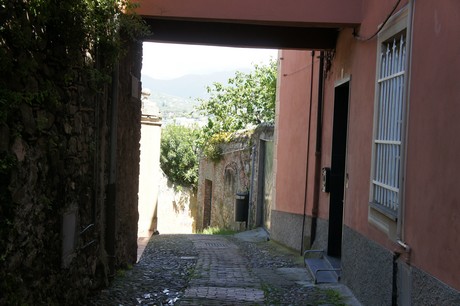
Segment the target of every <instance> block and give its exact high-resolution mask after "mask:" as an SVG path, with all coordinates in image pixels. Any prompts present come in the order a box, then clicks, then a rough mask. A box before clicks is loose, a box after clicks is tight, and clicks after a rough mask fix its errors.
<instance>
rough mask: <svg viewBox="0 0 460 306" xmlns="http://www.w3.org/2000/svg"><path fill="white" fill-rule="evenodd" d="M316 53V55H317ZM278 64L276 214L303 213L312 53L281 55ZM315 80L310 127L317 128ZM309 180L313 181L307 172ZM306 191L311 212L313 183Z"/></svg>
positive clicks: (290, 52) (312, 142)
mask: <svg viewBox="0 0 460 306" xmlns="http://www.w3.org/2000/svg"><path fill="white" fill-rule="evenodd" d="M318 55H319V53H318V52H316V56H318ZM280 56H281V59H280V64H279V69H280V70H279V78H281V80H280V84H281V86H280V88H279V93H278V95H279V100H280V101H282V104H281V105H280V106H279V108H278V110H277V114H276V117H277V118H276V124H275V129H276V147H277V153H276V171H277V172H276V204H275V209H276V210H279V211H284V212H289V213H295V214H303V210H304V198H305V185H306V183H307V179H306V167H307V163H306V159H305V156H306V154H307V150H308V147H307V138H308V133H307V131H308V128H309V117H310V116H309V112H310V91H311V82H310V81H309V80H310V76H311V70H312V53H311V51H288V50H284V51H283V52H281V55H280ZM318 62H319V60H318V58H317V57H315V56H314V64H313V68H314V70H315V72H314V73H316V74H317V72H318V66H319V64H318ZM317 84H318V80H317V79H315V80H314V82H313V94H312V101H313V106H312V116H311V120H312V122H311V126H312V128H314V127H315V126H316V115H315V114H316V102H315V101H317V100H318V98H317V87H318V85H317ZM309 153H310V154H309V156H310V164H309V166H308V167H309V168H310V170H311V169H313V168H314V154H315V133H312V134H311V136H310V149H309ZM309 172H310V173H309V178H308V181H309V182H310V183H312V182H313V180H314V172H312V171H309ZM309 187H310V188H309V189H308V190H307V196H308V199H309V200H308V201H307V204H308V205H307V210H308V211H311V203H312V197H313V184H309Z"/></svg>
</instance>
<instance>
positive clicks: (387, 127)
mask: <svg viewBox="0 0 460 306" xmlns="http://www.w3.org/2000/svg"><path fill="white" fill-rule="evenodd" d="M379 49H380V54H379V60H378V65H379V67H378V80H377V90H378V91H377V97H378V98H377V99H376V104H375V107H376V114H375V120H374V125H375V126H374V150H373V152H374V159H373V162H374V164H373V175H372V187H371V188H372V199H371V206H372V207H374V208H375V209H377V210H379V211H380V212H382V213H384V214H385V215H387V216H388V217H390V218H391V219H394V220H396V218H397V217H398V210H399V208H400V184H401V182H400V173H401V153H402V150H401V145H402V139H403V137H402V134H403V120H404V109H405V107H404V104H405V91H404V86H405V74H406V31H405V30H403V31H401V32H399V33H398V34H396V35H395V36H393V37H391V38H390V39H388V40H386V41H384V42H383V43H382V44H381V46H380V48H379Z"/></svg>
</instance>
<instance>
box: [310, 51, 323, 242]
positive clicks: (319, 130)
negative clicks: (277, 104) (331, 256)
mask: <svg viewBox="0 0 460 306" xmlns="http://www.w3.org/2000/svg"><path fill="white" fill-rule="evenodd" d="M323 107H324V51H321V52H320V56H319V82H318V105H317V110H316V148H315V181H314V187H313V208H312V219H311V232H310V235H311V239H310V247H311V246H312V245H313V243H314V242H315V239H316V228H317V224H318V209H319V186H320V180H321V176H320V171H321V151H322V146H323V139H322V137H323Z"/></svg>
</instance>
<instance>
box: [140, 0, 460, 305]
mask: <svg viewBox="0 0 460 306" xmlns="http://www.w3.org/2000/svg"><path fill="white" fill-rule="evenodd" d="M140 2H141V3H140V4H141V5H140V10H139V13H140V14H141V15H142V16H144V18H145V20H146V21H147V23H148V24H149V25H150V26H151V27H152V31H153V34H152V36H151V37H150V38H149V40H151V41H161V42H181V43H194V44H197V43H198V44H199V43H201V44H210V45H226V46H247V47H271V48H277V49H281V50H282V51H280V53H279V78H278V93H277V95H278V96H277V109H276V123H275V137H274V138H275V153H274V177H275V187H274V189H273V194H272V198H273V199H274V200H273V201H272V203H271V214H270V216H271V217H270V218H271V219H270V222H269V223H268V224H269V225H268V227H269V228H268V230H269V231H270V235H271V238H272V239H273V240H276V241H278V242H280V243H283V244H285V245H287V246H289V247H291V248H293V249H297V250H299V251H302V252H303V251H304V250H309V249H315V250H323V251H324V253H325V254H326V255H328V256H330V257H331V258H334V259H335V260H336V263H338V266H339V269H341V271H340V275H341V280H340V281H341V282H343V283H345V284H346V285H347V286H348V287H350V289H352V291H353V293H354V294H355V295H356V296H357V297H358V299H359V300H360V301H361V302H362V303H363V304H365V305H397V304H398V305H459V304H460V294H459V290H460V276H459V272H460V260H458V258H460V222H458V218H459V216H460V193H459V192H458V189H457V188H458V187H459V186H460V183H459V181H458V178H457V177H458V173H460V165H459V163H458V158H459V156H460V140H459V138H458V133H459V131H460V120H458V118H457V117H458V115H459V114H460V87H459V86H458V85H457V83H458V81H457V79H456V77H457V75H458V73H459V71H460V42H459V37H460V2H459V1H457V0H443V1H436V0H392V1H389V0H386V1H381V0H366V1H364V0H349V1H342V0H323V1H316V0H304V1H300V0H283V1H281V0H273V1H262V0H253V1H247V0H235V1H208V0H194V1H187V2H184V1H180V0H143V1H140Z"/></svg>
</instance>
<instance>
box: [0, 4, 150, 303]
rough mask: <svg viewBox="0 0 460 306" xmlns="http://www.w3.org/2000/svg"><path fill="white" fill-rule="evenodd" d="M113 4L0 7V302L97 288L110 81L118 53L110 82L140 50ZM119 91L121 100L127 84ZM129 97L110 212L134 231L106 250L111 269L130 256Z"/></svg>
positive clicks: (102, 264)
mask: <svg viewBox="0 0 460 306" xmlns="http://www.w3.org/2000/svg"><path fill="white" fill-rule="evenodd" d="M114 3H115V2H114V1H109V0H107V1H94V2H93V1H86V0H62V1H57V2H56V1H38V0H36V1H13V2H11V1H1V3H0V5H1V7H2V10H1V11H0V19H1V20H2V26H1V27H0V66H1V67H2V73H1V74H0V183H1V184H0V203H1V205H0V292H1V294H0V304H1V305H77V304H81V303H82V301H83V300H84V298H85V297H86V295H87V294H88V292H89V291H90V290H91V289H94V288H97V287H99V286H101V285H105V284H106V283H107V278H108V271H107V258H106V257H107V254H106V253H105V245H104V243H105V238H104V229H105V198H106V196H105V194H106V184H107V172H108V169H107V160H108V159H107V151H108V146H107V144H108V137H109V134H108V133H107V131H108V111H107V109H108V106H109V105H110V103H111V99H110V90H109V89H110V80H111V77H110V74H111V71H112V65H113V64H114V63H115V62H117V61H119V59H120V58H123V56H124V57H125V58H126V57H130V58H129V59H126V60H124V61H122V64H121V69H120V71H121V72H120V80H121V81H120V82H123V83H128V84H131V75H137V76H140V66H141V56H140V55H139V54H140V52H141V51H140V50H141V47H140V44H139V43H134V44H133V41H132V38H133V37H134V36H135V35H137V34H139V33H140V31H142V26H137V25H138V23H137V22H138V20H136V19H135V18H131V17H128V16H127V17H126V18H125V17H124V15H121V14H120V12H121V11H120V9H119V8H118V7H117V6H116V5H114ZM116 16H117V18H115V17H116ZM122 37H123V38H122ZM130 50H135V52H134V53H132V52H129V51H130ZM131 57H133V58H131ZM123 65H125V66H123ZM120 96H121V97H127V96H131V88H130V87H129V88H127V87H126V86H125V87H123V88H121V89H120ZM134 100H135V101H137V102H138V103H137V104H135V103H134V104H133V106H132V107H131V108H129V109H124V110H123V111H121V112H120V118H119V121H121V122H124V125H126V126H130V127H131V130H130V132H129V134H127V135H126V136H123V137H122V139H123V140H124V139H132V140H131V142H128V143H127V144H126V146H124V147H123V152H122V153H121V154H120V159H121V160H123V159H124V158H125V157H126V156H132V158H130V159H126V160H125V161H124V163H123V164H121V165H120V166H119V171H120V172H121V173H124V172H130V173H131V174H130V176H129V179H131V180H133V183H130V184H128V185H130V186H131V188H128V189H127V190H126V191H125V192H123V191H120V194H121V196H120V198H121V199H122V201H123V204H119V206H120V207H121V209H120V215H119V216H120V218H124V217H122V216H124V215H123V214H126V215H130V216H131V217H130V218H129V219H127V220H126V221H123V222H126V224H129V226H130V227H132V228H134V230H132V229H130V230H128V231H126V232H124V231H123V229H124V228H122V229H121V230H120V235H119V236H118V241H117V245H118V246H119V247H120V248H121V249H122V248H126V249H129V251H120V252H118V253H117V254H116V262H117V263H118V265H126V264H127V263H132V262H133V260H135V256H134V259H133V256H132V255H133V254H132V253H133V250H132V249H133V248H134V254H135V244H136V230H135V228H136V222H137V215H136V214H137V207H136V205H135V204H136V202H135V198H136V197H137V185H136V183H135V182H136V179H135V177H136V166H138V158H137V159H136V157H135V156H136V155H137V156H138V155H139V147H138V145H137V146H136V145H135V143H136V141H137V143H138V140H136V139H137V138H138V137H137V135H136V132H135V130H136V129H137V128H138V127H137V125H138V123H139V121H140V102H139V101H138V99H137V100H136V99H134ZM125 131H127V129H125V128H121V129H120V131H119V132H120V133H121V132H125ZM137 133H139V132H137ZM136 137H137V138H136ZM130 145H132V146H130ZM124 169H129V170H128V171H126V170H124ZM137 175H138V172H137ZM134 189H135V191H134V192H133V190H134ZM124 193H126V194H130V193H133V194H134V196H122V195H123V194H124ZM125 202H126V203H125ZM123 222H120V226H122V227H128V225H123V224H124V223H123ZM133 223H134V225H133ZM125 246H126V247H125Z"/></svg>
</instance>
